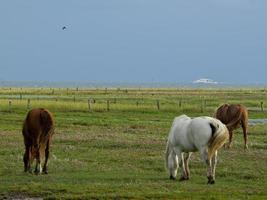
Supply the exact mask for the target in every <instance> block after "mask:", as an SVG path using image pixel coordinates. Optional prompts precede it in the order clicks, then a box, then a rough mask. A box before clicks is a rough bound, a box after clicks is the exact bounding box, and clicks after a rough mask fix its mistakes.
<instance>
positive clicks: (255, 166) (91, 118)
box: [0, 88, 267, 200]
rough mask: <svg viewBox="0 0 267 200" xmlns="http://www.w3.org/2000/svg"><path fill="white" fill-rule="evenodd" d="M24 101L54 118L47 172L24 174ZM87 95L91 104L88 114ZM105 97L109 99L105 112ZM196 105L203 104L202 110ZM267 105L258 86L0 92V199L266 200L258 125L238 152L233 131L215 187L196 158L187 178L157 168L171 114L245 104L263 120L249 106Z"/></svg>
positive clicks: (265, 141)
mask: <svg viewBox="0 0 267 200" xmlns="http://www.w3.org/2000/svg"><path fill="white" fill-rule="evenodd" d="M20 93H22V94H23V96H25V98H24V97H23V98H22V100H20V99H19V98H20ZM74 94H75V98H76V99H75V102H74V101H73V95H74ZM26 95H27V96H26ZM38 97H39V99H38ZM41 97H42V98H41ZM28 98H31V102H30V103H31V104H30V107H46V108H48V109H49V110H51V111H52V112H53V113H54V116H55V121H56V134H55V135H54V137H53V143H52V146H51V156H50V160H49V174H48V175H39V176H35V175H32V174H27V173H24V172H23V162H22V156H23V151H24V146H23V138H22V135H21V127H22V122H23V120H24V117H25V115H26V113H27V110H28V109H27V99H28ZM56 98H57V100H55V99H56ZM88 98H94V99H96V103H95V104H92V110H91V111H88V104H87V99H88ZM114 99H116V103H114V101H113V100H114ZM9 100H11V101H12V104H11V109H10V108H9V105H8V102H9ZM106 100H110V102H111V103H110V110H109V111H107V107H106V106H107V105H106ZM156 100H159V101H160V110H158V109H157V106H156ZM180 100H182V105H181V106H179V101H180ZM203 100H206V101H207V102H206V105H205V106H203V107H202V108H201V103H203ZM266 100H267V96H266V91H265V90H262V89H216V90H215V89H200V90H196V89H180V90H178V89H127V92H126V89H116V88H115V89H107V90H105V89H79V90H78V91H77V90H76V89H68V90H67V89H62V88H54V89H53V88H52V89H41V88H39V89H38V88H37V89H35V88H32V89H31V88H22V89H20V88H11V90H10V89H9V88H2V89H0V137H1V140H0V146H1V148H0V199H1V198H18V197H42V198H46V199H54V198H56V199H60V198H63V199H203V200H205V199H266V198H267V190H266V188H267V159H266V158H267V137H266V136H267V135H266V131H267V125H265V124H258V125H255V126H251V127H249V133H250V134H249V150H248V151H244V150H243V136H242V134H241V130H237V131H236V132H235V133H234V144H233V147H232V148H231V149H222V150H220V151H219V161H218V166H217V171H216V184H215V185H207V184H206V183H207V180H206V176H205V174H206V167H205V165H204V164H203V163H202V161H201V160H200V158H199V154H198V153H194V154H193V156H192V159H191V162H190V169H191V176H192V177H191V180H189V181H186V182H179V181H170V180H169V179H168V174H167V173H166V170H165V168H164V152H165V144H166V138H167V135H168V131H169V128H170V126H171V123H172V120H173V118H174V117H175V116H177V115H180V114H182V113H185V114H188V115H189V116H200V115H209V116H211V115H212V114H213V112H214V110H215V109H216V107H217V106H218V105H220V104H221V103H224V102H229V103H235V102H238V103H242V104H244V105H246V106H247V107H251V109H250V111H249V115H250V118H267V115H266V112H265V111H264V112H260V111H258V110H256V109H255V107H257V108H258V107H259V102H260V101H263V102H267V101H266ZM137 101H138V102H139V104H138V106H137V105H136V102H137Z"/></svg>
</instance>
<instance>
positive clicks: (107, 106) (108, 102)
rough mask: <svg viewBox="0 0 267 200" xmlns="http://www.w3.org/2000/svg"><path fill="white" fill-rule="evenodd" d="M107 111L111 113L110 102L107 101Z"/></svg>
mask: <svg viewBox="0 0 267 200" xmlns="http://www.w3.org/2000/svg"><path fill="white" fill-rule="evenodd" d="M107 111H109V100H107Z"/></svg>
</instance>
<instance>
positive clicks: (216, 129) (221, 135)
mask: <svg viewBox="0 0 267 200" xmlns="http://www.w3.org/2000/svg"><path fill="white" fill-rule="evenodd" d="M210 128H211V130H212V136H211V138H210V141H209V144H208V159H211V158H212V157H213V155H214V154H215V152H216V151H217V150H218V149H220V148H221V147H222V146H223V144H224V143H225V142H226V141H227V140H228V137H229V132H228V129H227V127H226V126H225V125H224V124H222V123H221V122H217V120H216V121H215V120H212V121H211V122H210Z"/></svg>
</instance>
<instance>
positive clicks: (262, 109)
mask: <svg viewBox="0 0 267 200" xmlns="http://www.w3.org/2000/svg"><path fill="white" fill-rule="evenodd" d="M261 111H262V112H263V101H261Z"/></svg>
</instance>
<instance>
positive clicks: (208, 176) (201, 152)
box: [200, 148, 215, 184]
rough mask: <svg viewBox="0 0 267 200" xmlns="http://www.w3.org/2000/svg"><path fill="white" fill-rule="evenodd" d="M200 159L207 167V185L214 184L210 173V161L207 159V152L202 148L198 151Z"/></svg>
mask: <svg viewBox="0 0 267 200" xmlns="http://www.w3.org/2000/svg"><path fill="white" fill-rule="evenodd" d="M200 154H201V157H202V159H203V161H204V162H205V163H206V165H207V178H208V184H214V183H215V180H214V177H213V173H212V166H211V160H210V159H208V150H207V148H203V149H201V150H200Z"/></svg>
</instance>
